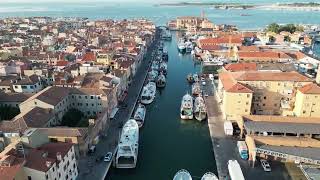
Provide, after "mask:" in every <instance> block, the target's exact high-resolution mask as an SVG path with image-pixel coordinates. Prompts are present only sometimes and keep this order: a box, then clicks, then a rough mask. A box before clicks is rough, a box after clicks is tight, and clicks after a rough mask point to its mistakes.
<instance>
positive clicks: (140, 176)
mask: <svg viewBox="0 0 320 180" xmlns="http://www.w3.org/2000/svg"><path fill="white" fill-rule="evenodd" d="M172 35H173V36H172V41H170V42H169V41H168V42H165V48H166V49H167V50H168V53H169V62H168V75H167V85H166V87H165V88H164V89H162V90H161V91H159V90H158V92H157V97H156V99H155V101H154V102H153V103H152V104H151V105H148V106H147V115H146V121H145V124H144V127H143V128H142V129H140V132H139V133H140V139H139V157H138V164H137V167H136V168H135V169H130V170H127V169H111V171H110V172H109V175H108V177H107V179H108V180H170V179H172V178H173V176H174V174H175V173H176V172H177V171H178V170H179V169H187V170H188V171H189V172H190V173H191V175H192V176H193V177H194V179H200V178H197V177H201V176H202V175H203V174H204V173H205V172H207V171H211V172H214V173H215V174H216V167H215V166H216V165H215V160H214V154H213V150H212V144H211V140H210V134H209V130H208V125H207V122H206V121H205V122H201V123H200V122H197V121H196V120H193V121H182V120H181V119H180V116H179V111H180V103H181V98H182V96H183V95H184V94H185V93H186V92H188V91H189V92H190V91H191V87H190V86H189V84H188V83H187V81H186V76H187V75H188V74H189V73H191V72H194V73H195V72H198V71H199V70H200V65H196V64H195V63H194V61H193V58H192V57H191V55H189V54H188V55H179V53H178V51H177V39H178V37H177V36H178V35H177V34H176V33H175V32H173V34H172Z"/></svg>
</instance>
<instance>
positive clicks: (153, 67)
mask: <svg viewBox="0 0 320 180" xmlns="http://www.w3.org/2000/svg"><path fill="white" fill-rule="evenodd" d="M151 69H152V70H156V71H158V70H159V62H158V61H153V62H152V64H151Z"/></svg>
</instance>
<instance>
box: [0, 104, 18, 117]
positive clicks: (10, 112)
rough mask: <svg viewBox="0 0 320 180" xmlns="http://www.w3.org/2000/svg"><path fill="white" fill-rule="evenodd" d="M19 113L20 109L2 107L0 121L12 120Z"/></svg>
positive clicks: (0, 107) (0, 108)
mask: <svg viewBox="0 0 320 180" xmlns="http://www.w3.org/2000/svg"><path fill="white" fill-rule="evenodd" d="M19 113H20V110H19V108H16V107H11V106H0V120H11V119H12V118H14V117H15V116H16V115H18V114H19Z"/></svg>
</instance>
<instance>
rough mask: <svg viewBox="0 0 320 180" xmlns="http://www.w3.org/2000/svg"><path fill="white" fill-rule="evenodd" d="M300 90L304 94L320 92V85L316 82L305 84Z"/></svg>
mask: <svg viewBox="0 0 320 180" xmlns="http://www.w3.org/2000/svg"><path fill="white" fill-rule="evenodd" d="M298 90H299V91H300V92H302V93H303V94H320V87H319V86H318V85H316V84H314V83H310V84H307V85H304V86H303V87H301V88H299V89H298Z"/></svg>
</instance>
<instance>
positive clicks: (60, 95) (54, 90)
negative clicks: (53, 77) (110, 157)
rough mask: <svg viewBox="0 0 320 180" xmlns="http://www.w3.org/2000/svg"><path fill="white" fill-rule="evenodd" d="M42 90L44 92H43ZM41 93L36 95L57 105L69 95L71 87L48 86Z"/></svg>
mask: <svg viewBox="0 0 320 180" xmlns="http://www.w3.org/2000/svg"><path fill="white" fill-rule="evenodd" d="M41 92H42V93H41ZM41 92H40V94H39V95H38V96H37V97H36V99H39V100H40V101H43V102H45V103H48V104H51V105H57V104H58V103H59V102H61V101H62V100H63V99H64V98H65V97H66V96H68V95H69V89H68V88H65V87H57V86H53V87H48V88H47V89H46V90H44V91H41Z"/></svg>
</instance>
